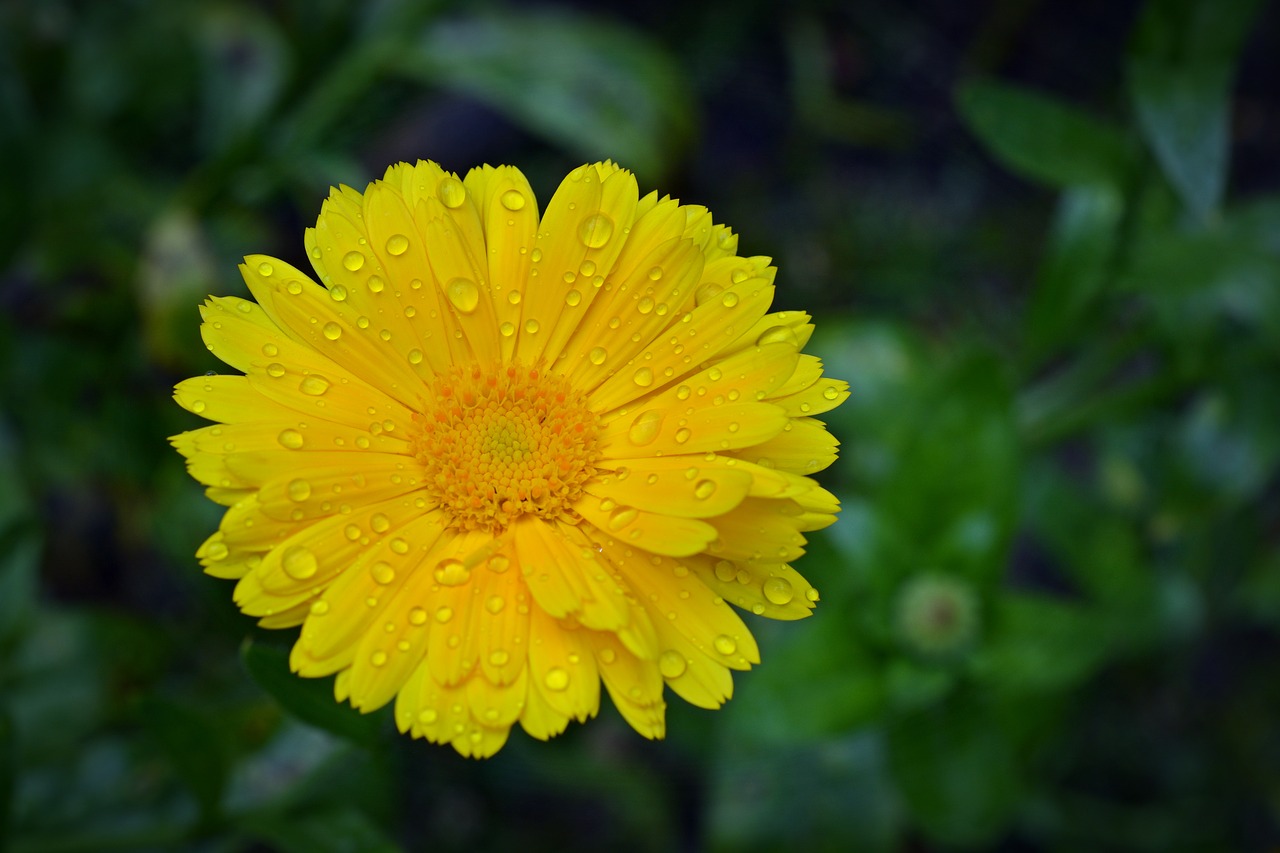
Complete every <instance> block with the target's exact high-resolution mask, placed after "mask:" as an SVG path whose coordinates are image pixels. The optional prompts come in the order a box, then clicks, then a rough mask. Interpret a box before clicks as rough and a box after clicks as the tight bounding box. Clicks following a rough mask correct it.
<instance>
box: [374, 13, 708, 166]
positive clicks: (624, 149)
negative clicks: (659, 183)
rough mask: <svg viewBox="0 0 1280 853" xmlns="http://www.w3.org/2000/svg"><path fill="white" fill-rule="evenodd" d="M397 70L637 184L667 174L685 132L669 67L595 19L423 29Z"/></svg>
mask: <svg viewBox="0 0 1280 853" xmlns="http://www.w3.org/2000/svg"><path fill="white" fill-rule="evenodd" d="M396 67H397V68H398V69H399V70H400V71H401V72H403V73H405V74H408V75H410V76H412V77H415V78H417V79H420V80H423V81H424V82H428V83H434V84H438V85H443V86H448V87H451V88H455V89H458V90H460V91H463V92H466V93H467V94H470V95H472V96H474V97H476V98H479V99H480V100H483V101H486V102H487V103H489V104H490V105H491V106H493V107H495V108H497V109H499V110H501V111H502V112H504V113H505V114H506V115H508V116H509V117H510V118H512V119H513V120H515V121H518V122H520V123H522V124H524V125H526V126H527V127H529V128H530V129H531V130H533V131H535V132H538V133H541V134H543V135H544V136H546V137H548V138H549V139H551V140H553V141H554V142H556V143H558V144H560V145H564V146H566V147H567V148H569V149H570V150H572V151H574V152H576V153H577V154H578V155H579V156H582V157H586V158H591V159H606V158H608V159H613V160H615V161H616V162H618V163H619V164H621V165H623V166H625V167H626V168H629V169H632V170H634V171H635V172H637V173H639V174H640V175H641V176H642V177H643V179H644V181H645V182H651V181H656V180H658V179H660V178H661V177H662V176H663V175H665V174H667V173H668V172H670V170H671V167H672V165H673V163H674V160H675V157H676V155H677V154H678V153H679V152H680V151H681V150H682V149H683V147H684V146H685V144H686V143H687V142H688V141H689V137H690V133H691V130H692V125H693V106H692V103H691V100H690V98H689V95H688V87H687V85H686V84H685V82H684V80H683V78H682V76H681V74H680V71H679V67H678V66H677V65H676V63H675V62H674V61H673V60H672V59H671V57H669V56H668V55H667V54H666V53H664V52H663V51H662V50H661V49H660V48H659V47H658V46H657V45H656V44H655V43H654V42H651V41H649V40H648V39H647V38H646V37H645V36H643V35H641V34H640V33H639V32H638V31H633V30H630V29H625V28H623V27H620V26H617V25H615V24H612V23H607V22H605V21H603V20H601V21H596V20H592V19H590V18H586V17H583V16H579V15H571V14H567V13H563V12H515V11H511V10H508V11H505V12H502V13H494V14H490V15H487V16H485V17H477V18H467V19H460V20H454V21H450V22H446V23H441V24H437V25H435V26H433V27H431V28H430V29H429V30H428V31H427V33H426V35H425V36H424V37H423V39H422V40H421V41H420V42H419V43H418V45H417V47H416V48H415V49H414V50H411V51H406V52H405V53H404V54H403V55H401V56H399V57H398V61H397V62H396Z"/></svg>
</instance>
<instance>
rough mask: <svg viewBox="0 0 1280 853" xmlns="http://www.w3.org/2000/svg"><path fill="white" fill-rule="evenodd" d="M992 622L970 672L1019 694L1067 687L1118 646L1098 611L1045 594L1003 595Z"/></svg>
mask: <svg viewBox="0 0 1280 853" xmlns="http://www.w3.org/2000/svg"><path fill="white" fill-rule="evenodd" d="M990 623H991V626H992V627H991V630H990V632H989V635H988V640H987V642H986V644H985V645H984V646H983V647H982V648H981V649H980V650H979V651H977V652H976V653H975V654H974V656H973V658H972V661H971V668H972V671H973V672H974V674H975V676H977V677H978V678H980V679H982V680H984V681H988V682H990V683H991V684H992V686H994V687H996V688H999V689H1003V690H1010V691H1014V692H1018V693H1034V692H1041V691H1055V690H1065V689H1068V688H1071V687H1073V686H1075V685H1077V684H1079V683H1080V682H1081V681H1083V680H1084V679H1086V678H1088V677H1089V676H1090V675H1092V674H1093V672H1094V671H1095V670H1096V669H1097V667H1098V666H1100V665H1101V664H1102V663H1103V662H1104V661H1105V660H1106V658H1107V656H1108V654H1109V653H1110V652H1112V651H1113V650H1117V649H1118V648H1119V645H1118V644H1117V642H1116V634H1115V631H1114V630H1113V629H1112V627H1111V626H1110V625H1109V624H1108V623H1107V622H1106V621H1105V620H1104V619H1102V618H1101V611H1100V610H1096V609H1091V608H1088V607H1085V606H1083V605H1080V604H1076V603H1072V602H1068V601H1063V600H1059V599H1055V598H1051V597H1048V596H1044V595H1032V594H1021V593H1009V594H1006V595H1005V596H1003V597H1001V598H1000V599H999V600H998V601H997V602H996V603H995V606H994V612H993V613H992V615H991V620H990Z"/></svg>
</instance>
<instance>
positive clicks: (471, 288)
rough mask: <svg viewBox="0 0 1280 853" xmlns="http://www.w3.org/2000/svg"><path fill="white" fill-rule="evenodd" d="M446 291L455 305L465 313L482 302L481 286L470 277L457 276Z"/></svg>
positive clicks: (468, 312)
mask: <svg viewBox="0 0 1280 853" xmlns="http://www.w3.org/2000/svg"><path fill="white" fill-rule="evenodd" d="M445 292H446V293H447V294H448V296H449V302H450V303H451V304H452V305H453V307H454V308H457V309H458V310H459V311H461V312H462V313H463V314H470V313H471V312H472V311H474V310H476V306H477V305H479V304H480V288H478V287H476V283H475V282H474V281H472V280H471V279H469V278H455V279H454V280H453V281H451V282H449V286H448V288H446V290H445Z"/></svg>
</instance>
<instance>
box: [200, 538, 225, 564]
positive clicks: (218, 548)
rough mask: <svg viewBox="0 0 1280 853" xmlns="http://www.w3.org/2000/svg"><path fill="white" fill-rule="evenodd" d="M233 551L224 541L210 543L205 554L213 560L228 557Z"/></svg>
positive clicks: (216, 560) (217, 560)
mask: <svg viewBox="0 0 1280 853" xmlns="http://www.w3.org/2000/svg"><path fill="white" fill-rule="evenodd" d="M230 553H231V549H229V548H228V547H227V546H226V543H224V542H214V543H212V544H210V545H209V550H208V551H206V552H205V556H206V557H208V558H209V559H210V560H212V561H213V562H215V563H216V562H219V561H220V560H225V559H227V555H228V554H230Z"/></svg>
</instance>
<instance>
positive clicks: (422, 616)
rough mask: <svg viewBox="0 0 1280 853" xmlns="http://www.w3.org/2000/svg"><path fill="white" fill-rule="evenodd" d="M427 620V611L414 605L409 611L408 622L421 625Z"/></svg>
mask: <svg viewBox="0 0 1280 853" xmlns="http://www.w3.org/2000/svg"><path fill="white" fill-rule="evenodd" d="M426 621H427V611H425V610H423V609H422V608H421V607H414V608H413V609H411V610H410V611H409V624H410V625H422V624H424V623H425V622H426Z"/></svg>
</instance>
